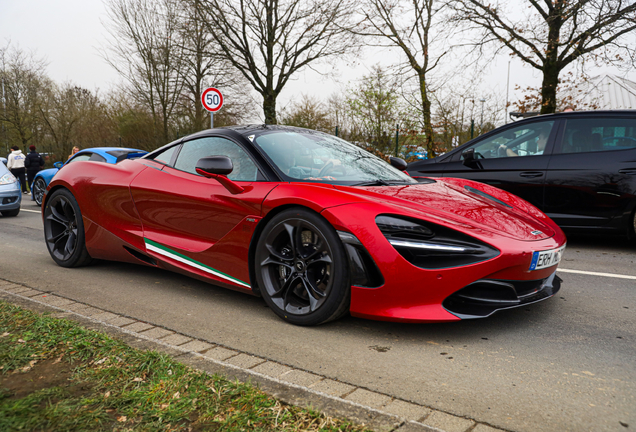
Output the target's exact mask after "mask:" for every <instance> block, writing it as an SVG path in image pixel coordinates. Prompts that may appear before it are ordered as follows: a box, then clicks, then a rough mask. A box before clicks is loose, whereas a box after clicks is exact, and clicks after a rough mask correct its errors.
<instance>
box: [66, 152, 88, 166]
mask: <svg viewBox="0 0 636 432" xmlns="http://www.w3.org/2000/svg"><path fill="white" fill-rule="evenodd" d="M92 155H93V153H82V154H81V155H77V156H75V157H74V158H72V159H71V160H69V161H68V162H66V163H67V164H70V163H73V162H79V161H87V160H91V156H92Z"/></svg>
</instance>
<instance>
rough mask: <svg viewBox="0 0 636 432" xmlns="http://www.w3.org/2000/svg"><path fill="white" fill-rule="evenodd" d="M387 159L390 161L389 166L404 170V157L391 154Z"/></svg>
mask: <svg viewBox="0 0 636 432" xmlns="http://www.w3.org/2000/svg"><path fill="white" fill-rule="evenodd" d="M389 160H390V161H391V166H392V167H393V168H397V169H399V170H400V171H404V170H405V169H406V162H405V161H404V159H401V158H399V157H393V156H391V157H390V158H389Z"/></svg>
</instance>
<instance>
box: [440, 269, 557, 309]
mask: <svg viewBox="0 0 636 432" xmlns="http://www.w3.org/2000/svg"><path fill="white" fill-rule="evenodd" d="M561 282H562V280H561V278H560V277H558V276H557V275H556V271H555V272H554V273H552V274H551V275H550V276H549V277H547V278H545V279H538V280H531V281H511V280H495V279H481V280H478V281H476V282H473V283H471V284H470V285H467V286H466V287H464V288H462V289H460V290H459V291H456V292H455V293H453V294H452V295H450V296H449V297H447V298H446V299H445V300H444V301H443V302H442V305H443V306H444V308H445V309H446V310H447V311H449V312H450V313H452V314H453V315H455V316H457V317H458V318H461V319H472V318H484V317H487V316H490V315H492V314H494V313H495V312H497V311H500V310H504V309H512V308H515V307H520V306H525V305H528V304H532V303H536V302H539V301H542V300H545V299H548V298H550V297H552V296H553V295H554V294H556V293H557V292H558V291H559V289H560V288H561Z"/></svg>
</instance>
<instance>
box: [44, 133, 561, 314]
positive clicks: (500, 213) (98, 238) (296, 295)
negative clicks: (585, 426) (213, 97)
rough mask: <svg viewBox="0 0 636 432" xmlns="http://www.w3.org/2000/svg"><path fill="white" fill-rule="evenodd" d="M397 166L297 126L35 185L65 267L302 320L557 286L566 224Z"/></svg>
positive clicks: (442, 310) (466, 308) (424, 308)
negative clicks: (236, 299) (241, 296)
mask: <svg viewBox="0 0 636 432" xmlns="http://www.w3.org/2000/svg"><path fill="white" fill-rule="evenodd" d="M392 164H393V166H391V165H389V164H387V163H386V162H384V161H383V160H382V159H380V158H378V157H376V156H374V155H372V154H370V153H368V152H366V151H365V150H363V149H361V148H359V147H356V146H354V145H353V144H350V143H348V142H346V141H343V140H341V139H339V138H337V137H334V136H332V135H329V134H324V133H321V132H316V131H311V130H307V129H301V128H294V127H288V126H287V127H286V126H272V125H252V126H243V127H238V126H237V127H227V128H217V129H210V130H206V131H203V132H200V133H197V134H194V135H190V136H188V137H185V138H182V139H180V140H178V141H175V142H173V143H171V144H168V145H166V146H164V147H162V148H161V149H158V150H156V151H154V152H152V153H150V154H148V155H146V156H144V157H142V158H140V159H136V160H126V161H123V162H121V163H119V164H117V165H110V164H97V163H94V162H90V161H78V162H77V163H70V164H67V165H68V166H65V167H64V168H63V169H62V170H60V172H59V173H58V174H57V175H56V176H55V177H54V178H53V180H52V181H51V184H50V186H49V189H48V193H47V194H46V196H45V198H44V199H45V201H44V204H43V222H44V237H45V242H46V245H47V248H48V250H49V253H50V255H51V257H52V259H53V260H54V261H55V262H56V263H57V264H58V265H60V266H63V267H77V266H81V265H86V264H88V263H90V262H91V259H92V258H96V259H105V260H116V261H125V262H132V263H138V264H144V265H148V266H151V267H157V268H163V269H169V270H173V271H177V272H180V273H184V274H187V275H190V276H192V277H194V278H197V279H202V280H205V281H209V282H212V283H215V284H218V285H221V286H224V287H227V288H230V289H235V290H239V291H243V292H247V293H251V294H255V295H260V296H262V297H263V298H264V300H265V302H266V303H267V304H268V306H269V307H270V308H271V309H272V310H273V311H274V312H275V313H276V314H277V315H278V316H279V317H280V318H282V319H284V320H286V321H288V322H291V323H294V324H298V325H316V324H320V323H323V322H327V321H329V320H333V319H337V318H338V317H340V316H342V315H343V314H345V313H347V312H348V311H350V312H351V314H352V315H355V316H358V317H365V318H372V319H380V320H390V321H400V322H437V321H456V320H460V319H467V318H481V317H486V316H489V315H491V314H492V313H494V312H496V311H498V310H501V309H508V308H513V307H518V306H522V305H526V304H529V303H534V302H537V301H540V300H544V299H546V298H549V297H551V296H552V295H554V294H555V293H556V292H557V291H558V289H559V287H560V279H559V278H558V277H557V276H556V268H557V265H558V263H559V260H560V257H561V254H562V252H563V249H564V247H565V236H564V234H563V232H562V231H561V230H560V229H559V227H558V226H557V225H556V224H554V222H552V221H551V220H550V219H549V218H547V217H546V216H545V215H544V214H543V213H541V212H540V211H538V210H537V209H536V208H534V207H532V206H531V205H529V204H528V203H526V202H525V201H523V200H521V199H519V198H518V197H516V196H514V195H512V194H509V193H507V192H504V191H502V190H499V189H496V188H493V187H491V186H488V185H485V184H482V183H477V182H473V181H470V180H460V179H449V180H446V179H440V180H437V181H436V180H429V181H426V182H424V183H418V182H417V181H415V180H414V179H413V178H411V177H410V176H408V175H407V174H405V173H404V172H402V170H404V169H405V168H406V163H405V162H404V161H403V160H401V159H397V158H394V159H393V161H392Z"/></svg>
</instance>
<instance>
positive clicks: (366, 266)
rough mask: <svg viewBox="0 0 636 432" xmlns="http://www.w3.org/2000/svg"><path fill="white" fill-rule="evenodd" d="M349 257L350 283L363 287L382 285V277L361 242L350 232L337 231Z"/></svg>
mask: <svg viewBox="0 0 636 432" xmlns="http://www.w3.org/2000/svg"><path fill="white" fill-rule="evenodd" d="M338 237H339V238H340V240H341V241H342V243H344V247H345V251H346V252H347V256H348V257H349V274H350V276H351V285H354V286H359V287H363V288H379V287H381V286H382V285H384V277H382V273H381V272H380V269H379V268H378V266H377V265H376V264H375V262H374V261H373V258H371V255H370V254H369V252H368V251H367V250H366V249H365V247H364V246H362V243H361V242H360V240H358V238H357V237H356V236H354V235H353V234H351V233H348V232H344V231H338Z"/></svg>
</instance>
